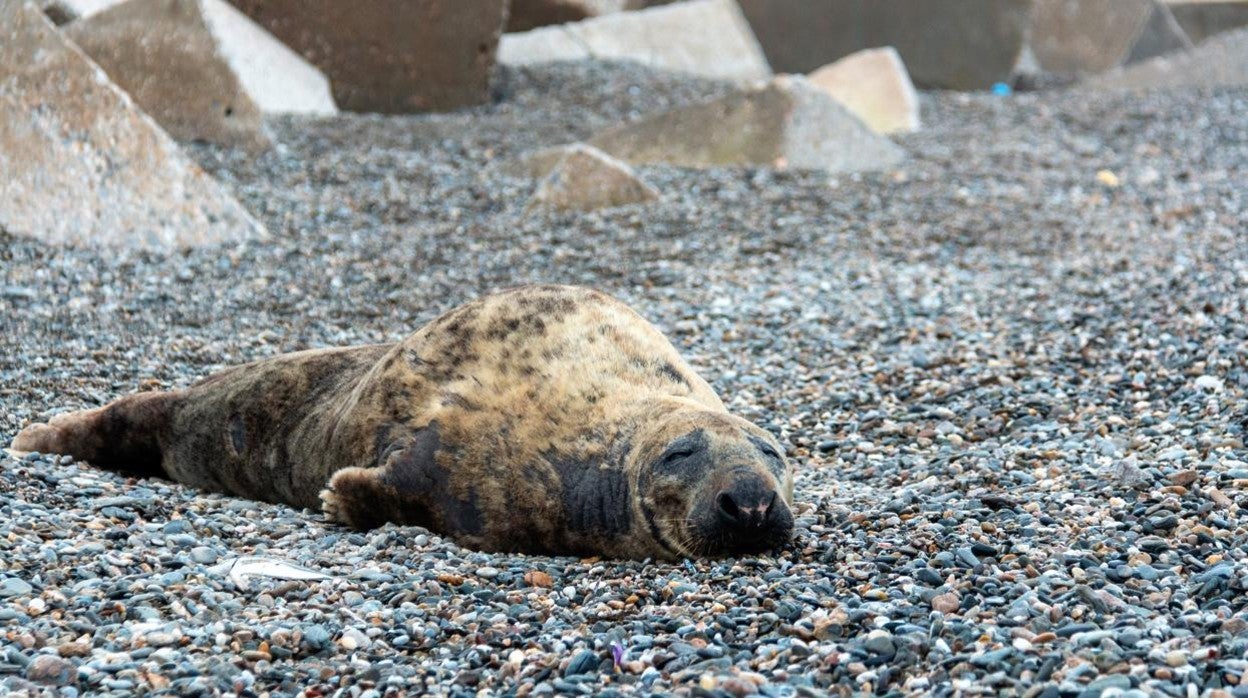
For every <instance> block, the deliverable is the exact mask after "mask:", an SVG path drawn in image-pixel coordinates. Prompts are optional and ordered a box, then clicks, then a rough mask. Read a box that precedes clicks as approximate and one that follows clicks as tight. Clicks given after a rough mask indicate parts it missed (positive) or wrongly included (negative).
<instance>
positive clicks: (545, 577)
mask: <svg viewBox="0 0 1248 698" xmlns="http://www.w3.org/2000/svg"><path fill="white" fill-rule="evenodd" d="M524 583H525V584H528V585H529V586H534V587H541V588H543V589H549V588H551V587H553V586H554V585H555V580H554V578H553V577H551V576H550V575H549V574H547V573H545V572H543V571H541V570H529V571H528V572H525V573H524Z"/></svg>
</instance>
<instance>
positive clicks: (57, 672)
mask: <svg viewBox="0 0 1248 698" xmlns="http://www.w3.org/2000/svg"><path fill="white" fill-rule="evenodd" d="M25 673H26V678H27V679H29V680H31V681H34V682H35V683H42V684H48V685H52V686H68V685H69V684H71V683H73V681H74V676H75V674H76V670H75V669H74V665H73V664H72V663H70V662H67V661H65V660H64V659H61V658H60V657H57V656H55V655H51V654H40V655H38V656H36V657H35V658H34V659H32V660H31V661H30V663H29V664H27V665H26V672H25Z"/></svg>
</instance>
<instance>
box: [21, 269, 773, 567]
mask: <svg viewBox="0 0 1248 698" xmlns="http://www.w3.org/2000/svg"><path fill="white" fill-rule="evenodd" d="M690 435H696V437H695V436H690ZM682 438H686V439H691V438H696V439H700V441H698V442H697V444H696V445H697V447H698V449H699V450H698V453H699V454H700V455H699V456H698V458H697V459H694V458H692V457H689V456H687V455H685V452H684V451H682V452H681V453H678V454H676V455H677V456H678V457H677V458H675V459H673V458H671V457H669V458H667V460H666V461H664V454H665V453H668V452H669V451H670V450H671V447H672V444H673V443H674V442H679V441H680V439H682ZM13 445H14V448H16V449H19V450H38V451H45V452H61V453H69V454H72V455H74V456H76V457H78V458H81V459H85V460H90V461H92V462H94V463H96V464H98V465H101V466H104V467H112V468H117V469H125V470H130V471H133V472H136V473H139V474H161V473H163V474H166V475H168V476H169V477H170V478H172V479H174V480H176V481H178V482H182V483H185V484H187V485H192V486H195V487H200V488H203V489H207V490H215V491H221V492H229V493H233V494H237V495H241V496H245V497H249V498H254V499H259V500H266V501H273V502H286V503H289V504H293V505H296V506H302V507H315V506H318V505H321V506H323V508H324V511H325V512H326V513H327V514H328V515H329V516H331V517H332V518H333V519H335V520H338V521H341V522H343V523H346V524H348V525H351V526H355V527H358V528H369V527H373V526H377V525H380V524H382V523H385V522H387V521H394V522H397V523H408V524H418V525H421V526H425V527H427V528H429V529H431V530H433V531H436V532H439V533H443V534H446V535H449V536H451V537H453V538H454V539H455V540H457V541H458V542H460V543H461V544H463V545H466V546H470V547H475V548H480V549H487V550H515V551H526V552H538V553H571V554H605V555H610V556H617V557H647V556H658V557H666V558H676V557H681V556H686V555H697V554H708V553H714V552H722V551H720V550H719V548H717V547H716V544H715V542H714V541H711V540H707V539H706V538H707V536H705V535H700V534H699V533H698V530H695V529H696V526H694V523H696V520H697V519H698V517H699V516H700V515H702V514H701V513H700V512H702V511H703V510H705V509H706V508H707V507H710V508H711V509H712V510H713V509H714V502H713V499H714V497H715V496H716V494H715V493H716V492H718V491H720V489H722V487H724V486H726V483H728V481H729V480H731V479H732V478H733V477H736V476H740V475H741V474H743V473H752V475H751V477H754V478H755V479H757V480H758V482H760V483H762V485H761V486H765V487H771V488H773V490H774V491H778V492H780V493H781V497H782V499H783V502H782V504H781V506H783V511H781V512H779V514H781V515H783V516H785V517H788V519H787V524H786V525H787V528H785V527H784V526H781V527H780V528H779V529H778V530H779V531H780V534H777V535H780V537H784V538H787V536H788V533H789V532H790V531H791V523H792V519H791V516H790V515H789V514H788V506H789V505H790V504H791V501H792V477H791V474H790V473H789V470H788V466H787V464H786V463H785V462H784V460H783V457H782V456H781V455H779V454H781V453H782V451H781V450H780V448H779V446H778V444H776V443H775V441H774V439H773V438H772V437H771V435H770V434H768V433H767V432H766V431H764V430H762V429H759V428H758V427H755V426H753V425H751V424H749V423H748V422H746V421H744V420H742V419H740V418H737V417H733V416H731V415H729V414H728V413H727V412H726V410H725V409H724V406H723V403H721V402H720V400H719V398H718V397H717V396H716V395H715V393H714V392H713V391H712V390H711V388H710V386H709V385H707V383H706V382H705V381H703V380H702V379H701V378H700V377H698V376H697V374H695V373H694V372H693V371H692V370H691V369H690V368H689V366H688V365H686V363H685V362H684V361H683V360H682V359H681V358H680V356H679V354H678V353H677V352H676V350H675V348H674V347H673V346H672V345H671V344H670V343H669V342H668V341H667V339H666V338H664V337H663V335H662V334H661V333H660V332H658V331H657V330H656V329H655V328H654V327H653V326H652V325H650V324H649V323H648V322H646V321H645V320H643V319H642V318H641V317H640V316H638V315H637V314H636V313H634V312H633V311H632V310H631V309H629V308H628V307H627V306H625V305H624V304H622V303H620V302H619V301H617V300H614V299H612V298H610V297H609V296H606V295H604V294H602V293H599V292H597V291H594V290H590V289H583V288H574V287H565V286H529V287H522V288H518V289H514V290H511V291H507V292H503V293H500V294H496V295H492V296H487V297H484V298H481V299H479V300H477V301H474V302H472V303H469V304H467V305H464V306H461V307H459V308H457V309H455V310H452V311H450V312H448V313H446V314H445V315H442V316H441V317H439V318H437V319H436V320H434V321H432V322H431V323H429V324H428V325H426V326H425V327H423V328H421V329H420V330H419V331H417V332H416V333H414V334H412V335H410V336H409V337H408V338H406V339H405V340H403V341H402V342H399V343H397V344H392V345H377V346H365V347H353V348H346V349H326V350H317V351H305V352H299V353H294V354H288V355H285V356H279V357H276V358H272V359H267V360H263V361H258V362H255V363H251V364H247V365H244V366H238V367H235V368H231V369H228V370H226V371H223V372H221V373H218V374H216V375H214V376H211V377H209V378H207V379H205V380H204V381H201V382H200V383H198V384H196V385H193V386H192V387H190V388H187V389H185V390H178V391H171V392H164V393H145V394H139V395H133V396H130V397H126V398H122V399H120V400H118V401H116V402H114V403H111V404H110V405H107V406H105V407H102V408H100V409H96V410H90V411H86V412H79V413H75V414H70V415H64V416H60V417H57V418H54V419H53V420H52V421H51V422H50V423H49V424H34V425H31V426H30V427H28V428H27V429H26V430H24V431H23V432H22V433H21V434H19V435H18V437H17V439H16V440H15V441H14V444H13ZM686 450H688V449H686ZM669 455H670V454H669ZM698 459H701V460H698ZM660 461H662V462H664V463H668V461H683V465H681V464H680V463H677V464H676V465H672V464H671V463H669V464H668V465H665V466H662V467H660V466H658V465H656V464H658V463H660ZM695 461H697V462H700V463H702V465H701V466H699V467H698V468H693V467H692V466H691V465H690V464H691V463H694V462H695ZM678 466H679V467H678ZM682 468H683V471H681V469H682ZM734 473H735V474H736V475H734ZM708 497H709V498H711V499H710V500H708V499H707V498H708ZM708 501H709V502H710V503H709V504H708ZM778 542H779V541H778V540H776V541H768V544H774V543H778Z"/></svg>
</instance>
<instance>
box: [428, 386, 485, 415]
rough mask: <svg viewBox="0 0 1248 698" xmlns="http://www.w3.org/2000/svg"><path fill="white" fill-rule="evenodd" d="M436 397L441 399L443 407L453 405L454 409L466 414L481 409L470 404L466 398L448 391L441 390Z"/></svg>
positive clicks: (474, 404)
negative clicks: (463, 411) (456, 408)
mask: <svg viewBox="0 0 1248 698" xmlns="http://www.w3.org/2000/svg"><path fill="white" fill-rule="evenodd" d="M438 395H439V396H440V397H441V398H442V404H443V405H454V406H455V407H458V408H460V409H461V410H465V411H468V412H475V411H477V410H479V409H481V408H480V407H479V406H478V405H477V404H476V403H474V402H472V401H471V400H469V399H468V398H466V397H464V396H463V395H460V394H459V393H456V392H453V391H450V390H443V391H441V392H440V393H438Z"/></svg>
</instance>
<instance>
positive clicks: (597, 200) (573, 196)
mask: <svg viewBox="0 0 1248 698" xmlns="http://www.w3.org/2000/svg"><path fill="white" fill-rule="evenodd" d="M657 198H659V193H658V192H657V191H655V190H654V188H653V187H651V186H650V185H649V184H646V183H645V182H643V181H641V179H639V178H638V177H637V174H636V173H634V172H633V169H632V168H631V167H629V166H628V165H626V164H624V163H622V162H620V161H619V160H616V159H615V158H613V157H611V156H610V155H607V154H606V153H604V152H602V151H601V150H598V149H597V148H591V147H589V146H587V145H583V144H576V145H572V146H567V147H566V152H565V154H564V155H563V157H562V158H561V159H560V160H559V161H558V162H557V163H556V164H555V166H554V169H553V170H551V171H550V174H548V175H547V176H546V178H545V179H543V180H542V182H541V184H539V185H538V187H537V191H535V192H534V193H533V198H532V199H530V200H529V208H530V209H533V208H549V209H554V210H556V211H592V210H594V209H599V208H610V207H612V206H624V205H627V204H638V203H642V202H646V201H653V200H654V199H657Z"/></svg>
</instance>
